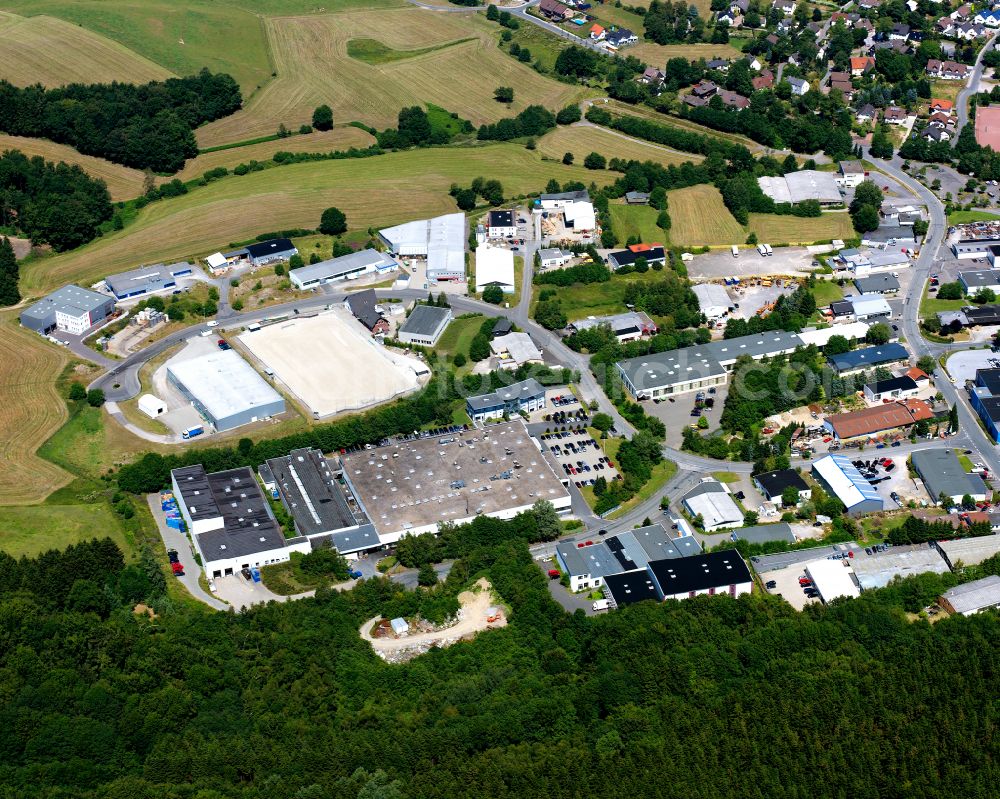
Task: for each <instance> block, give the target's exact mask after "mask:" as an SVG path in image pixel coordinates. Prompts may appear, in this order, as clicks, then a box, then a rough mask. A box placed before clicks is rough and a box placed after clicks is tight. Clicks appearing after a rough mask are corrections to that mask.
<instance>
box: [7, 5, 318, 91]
mask: <svg viewBox="0 0 1000 799" xmlns="http://www.w3.org/2000/svg"><path fill="white" fill-rule="evenodd" d="M306 2H308V5H309V8H308V9H306V10H313V8H314V7H315V6H317V5H320V4H319V3H313V2H311V0H304V1H303V2H302V3H299V4H297V5H301V6H305V5H306ZM240 5H243V6H244V7H242V8H240V7H238V6H240ZM251 5H252V6H255V7H250V6H251ZM262 5H264V3H257V2H252V3H251V2H246V3H242V4H241V3H238V2H225V3H216V2H213V0H0V8H3V9H6V10H9V11H13V12H15V13H18V14H23V15H25V16H31V17H34V16H35V15H40V14H43V15H46V16H47V17H50V18H51V17H58V18H59V19H60V20H66V24H65V27H66V28H67V29H68V30H70V31H72V32H73V35H74V36H75V37H76V38H77V39H78V40H79V39H81V38H86V37H91V36H92V34H91V33H90V32H93V34H96V35H97V36H98V37H106V40H110V41H112V42H117V43H118V44H119V45H122V46H123V48H121V49H124V48H128V50H129V51H131V52H132V54H133V58H139V56H138V55H136V54H138V53H141V54H142V56H143V57H144V58H143V59H142V60H143V61H145V59H148V60H149V62H152V63H155V64H159V65H160V73H161V74H160V75H152V76H150V75H146V74H144V73H143V72H139V71H132V72H129V71H125V72H123V73H121V74H116V75H112V76H107V79H109V80H110V79H111V77H115V78H117V79H118V80H125V81H129V82H131V83H142V82H144V81H147V80H152V79H153V78H155V77H161V76H162V75H163V74H165V73H168V72H171V73H174V74H177V75H192V74H194V73H196V72H198V70H200V69H201V68H202V67H208V69H210V70H211V71H212V72H227V73H229V74H230V75H232V76H233V78H235V79H236V81H237V82H238V83H239V84H240V87H241V88H242V89H243V96H244V98H246V97H247V96H249V95H250V94H251V93H252V92H253V91H255V90H256V89H257V88H258V87H259V86H262V85H263V84H265V83H267V81H269V80H270V79H271V72H272V67H271V61H270V59H269V57H268V52H267V38H266V37H265V35H264V26H263V24H262V22H261V19H260V17H259V16H258V14H260V13H268V12H267V10H266V9H264V8H260V7H259V6H262ZM270 5H275V4H274V3H271V4H270ZM284 5H285V6H287V7H289V8H294V6H293V4H284ZM324 5H329V4H324ZM298 12H299V9H296V13H298ZM280 13H288V11H287V10H281V11H280ZM42 18H43V19H44V17H42ZM43 45H44V47H43V49H42V53H51V54H53V56H52V57H54V58H56V59H59V60H60V61H62V60H66V61H69V59H68V58H66V55H67V54H68V53H71V52H72V49H65V48H63V47H60V46H59V42H58V41H55V40H52V41H43ZM83 78H84V79H85V80H88V81H90V82H97V81H102V82H103V81H104V80H105V76H102V73H101V72H100V71H99V70H98V69H93V68H92V69H87V70H86V71H85V73H84V74H83Z"/></svg>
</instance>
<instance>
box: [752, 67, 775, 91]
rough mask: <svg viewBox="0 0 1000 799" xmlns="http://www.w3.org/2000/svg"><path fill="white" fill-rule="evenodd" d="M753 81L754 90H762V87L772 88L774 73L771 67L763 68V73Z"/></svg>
mask: <svg viewBox="0 0 1000 799" xmlns="http://www.w3.org/2000/svg"><path fill="white" fill-rule="evenodd" d="M751 83H753V88H754V91H757V92H759V91H761V90H762V89H770V88H772V87H773V86H774V73H773V72H771V70H769V69H763V70H761V73H760V74H759V75H758V76H757V77H756V78H754V79H753V80H752V81H751Z"/></svg>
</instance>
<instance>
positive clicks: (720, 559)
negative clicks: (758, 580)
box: [647, 550, 750, 595]
mask: <svg viewBox="0 0 1000 799" xmlns="http://www.w3.org/2000/svg"><path fill="white" fill-rule="evenodd" d="M647 568H648V569H649V571H650V572H651V573H652V575H653V577H654V578H655V580H656V582H657V583H658V584H659V587H660V590H661V591H662V592H663V594H664V595H673V594H686V593H688V592H690V591H706V590H708V589H709V588H720V587H727V586H730V585H734V584H737V583H748V582H750V569H748V568H747V564H746V562H745V561H744V560H743V558H742V557H740V555H739V553H738V552H736V551H735V550H724V551H721V552H706V553H703V554H701V555H694V556H692V557H689V558H676V559H674V560H658V561H653V562H652V563H650V564H649V566H648V567H647Z"/></svg>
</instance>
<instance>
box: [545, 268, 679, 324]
mask: <svg viewBox="0 0 1000 799" xmlns="http://www.w3.org/2000/svg"><path fill="white" fill-rule="evenodd" d="M661 277H662V272H657V271H655V270H652V269H650V270H649V271H648V272H645V273H643V274H639V273H638V272H632V273H631V274H628V275H615V276H614V277H613V278H612V279H611V280H610V281H609V282H607V283H589V284H586V285H584V284H579V283H578V284H576V285H573V286H558V287H556V286H544V285H535V286H534V287H533V288H532V306H534V304H535V303H536V302H537V301H538V295H539V293H540V292H541V291H544V290H545V289H555V292H556V297H557V298H558V300H559V303H560V305H562V309H563V311H565V312H566V316H567V318H568V319H569V321H571V322H572V321H573V320H574V319H583V318H585V317H587V316H603V315H605V314H613V313H621V312H622V311H624V310H625V288H626V287H627V286H628V285H629V283H643V282H650V281H656V280H659V279H660V278H661Z"/></svg>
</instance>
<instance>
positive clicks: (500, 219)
mask: <svg viewBox="0 0 1000 799" xmlns="http://www.w3.org/2000/svg"><path fill="white" fill-rule="evenodd" d="M486 235H487V236H489V237H490V238H491V239H506V238H514V236H516V235H517V225H516V224H515V220H514V212H513V211H502V210H499V209H494V210H492V211H490V212H489V213H488V214H487V215H486Z"/></svg>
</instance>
